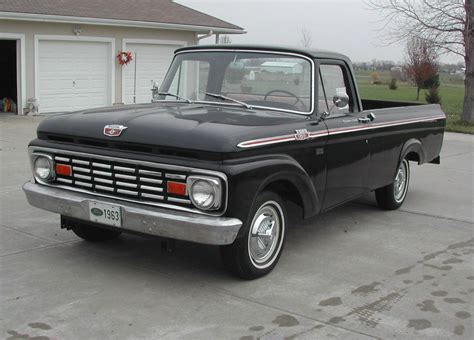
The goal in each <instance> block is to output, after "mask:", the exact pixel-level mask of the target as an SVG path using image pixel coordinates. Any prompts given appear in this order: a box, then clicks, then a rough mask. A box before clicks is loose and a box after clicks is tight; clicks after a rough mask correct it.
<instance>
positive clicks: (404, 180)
mask: <svg viewBox="0 0 474 340" xmlns="http://www.w3.org/2000/svg"><path fill="white" fill-rule="evenodd" d="M409 184H410V164H409V163H408V160H407V159H404V160H402V161H401V162H400V165H399V167H398V170H397V173H396V175H395V179H394V181H393V183H391V184H389V185H387V186H385V187H382V188H380V189H377V190H375V198H376V199H377V205H378V206H379V207H380V208H382V209H385V210H395V209H398V208H399V207H401V205H402V204H403V202H404V201H405V198H406V196H407V192H408V185H409Z"/></svg>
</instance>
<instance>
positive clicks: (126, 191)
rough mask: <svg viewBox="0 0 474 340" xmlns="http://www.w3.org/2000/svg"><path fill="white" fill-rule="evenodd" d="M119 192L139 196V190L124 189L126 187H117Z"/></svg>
mask: <svg viewBox="0 0 474 340" xmlns="http://www.w3.org/2000/svg"><path fill="white" fill-rule="evenodd" d="M117 193H118V194H124V195H130V196H138V192H135V191H130V190H124V189H117Z"/></svg>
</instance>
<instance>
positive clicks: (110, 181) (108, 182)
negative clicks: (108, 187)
mask: <svg viewBox="0 0 474 340" xmlns="http://www.w3.org/2000/svg"><path fill="white" fill-rule="evenodd" d="M94 181H96V182H100V183H105V184H114V181H113V180H111V179H105V178H100V177H94Z"/></svg>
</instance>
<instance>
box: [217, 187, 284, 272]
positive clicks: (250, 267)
mask: <svg viewBox="0 0 474 340" xmlns="http://www.w3.org/2000/svg"><path fill="white" fill-rule="evenodd" d="M250 216H251V217H250V218H249V221H247V223H246V224H245V225H244V227H243V228H244V230H243V231H244V233H243V236H242V237H240V238H238V239H236V240H235V241H234V243H233V244H231V245H228V246H222V247H221V254H222V258H223V261H224V264H225V265H226V266H227V267H228V268H229V269H230V270H231V271H232V272H233V273H234V274H236V275H238V276H240V277H241V278H244V279H248V280H249V279H256V278H258V277H261V276H264V275H266V274H268V273H269V272H271V271H272V269H273V268H274V267H275V265H276V264H277V262H278V260H279V258H280V255H281V252H282V249H283V244H284V241H285V231H286V229H285V228H286V211H285V206H284V204H283V201H282V199H281V198H280V197H279V196H278V195H277V194H275V193H273V192H263V193H261V194H259V195H258V197H257V199H256V200H255V203H254V205H253V206H252V209H251V213H250Z"/></svg>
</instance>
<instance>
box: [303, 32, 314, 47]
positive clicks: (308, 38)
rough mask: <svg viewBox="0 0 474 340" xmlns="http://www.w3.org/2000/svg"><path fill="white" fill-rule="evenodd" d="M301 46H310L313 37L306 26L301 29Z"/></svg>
mask: <svg viewBox="0 0 474 340" xmlns="http://www.w3.org/2000/svg"><path fill="white" fill-rule="evenodd" d="M300 43H301V46H303V47H305V48H309V47H311V45H312V43H313V38H312V37H311V32H310V31H308V29H307V28H306V27H303V28H302V29H301V40H300Z"/></svg>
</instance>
